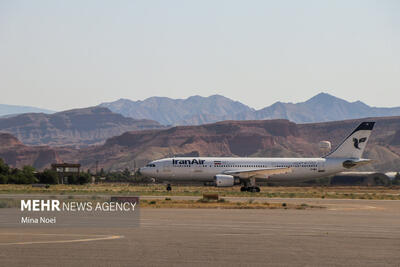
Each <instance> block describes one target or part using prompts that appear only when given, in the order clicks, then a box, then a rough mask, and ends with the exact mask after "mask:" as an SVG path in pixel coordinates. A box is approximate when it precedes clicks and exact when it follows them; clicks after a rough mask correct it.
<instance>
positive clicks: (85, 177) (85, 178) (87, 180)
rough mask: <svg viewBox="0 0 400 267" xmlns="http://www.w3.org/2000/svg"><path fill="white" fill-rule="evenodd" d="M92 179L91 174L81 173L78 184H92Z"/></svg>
mask: <svg viewBox="0 0 400 267" xmlns="http://www.w3.org/2000/svg"><path fill="white" fill-rule="evenodd" d="M91 178H92V176H91V175H90V174H88V173H84V172H81V173H80V174H79V177H78V181H77V182H78V183H79V184H87V183H90V182H91Z"/></svg>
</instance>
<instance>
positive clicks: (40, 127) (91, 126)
mask: <svg viewBox="0 0 400 267" xmlns="http://www.w3.org/2000/svg"><path fill="white" fill-rule="evenodd" d="M154 128H162V126H161V125H160V124H159V123H157V122H155V121H151V120H135V119H132V118H126V117H124V116H122V115H121V114H117V113H113V112H111V111H110V110H109V109H107V108H102V107H92V108H85V109H74V110H69V111H63V112H58V113H54V114H44V113H26V114H21V115H18V116H13V117H10V118H0V131H1V132H7V133H10V134H12V135H14V136H15V137H17V138H18V139H19V140H21V141H22V142H23V143H24V144H27V145H51V146H87V145H93V144H100V143H102V142H104V141H105V140H106V139H107V138H110V137H112V136H116V135H120V134H122V133H124V132H126V131H132V130H142V129H154Z"/></svg>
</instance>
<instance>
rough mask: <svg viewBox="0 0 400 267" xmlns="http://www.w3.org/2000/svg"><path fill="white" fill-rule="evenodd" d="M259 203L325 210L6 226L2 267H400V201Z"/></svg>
mask: <svg viewBox="0 0 400 267" xmlns="http://www.w3.org/2000/svg"><path fill="white" fill-rule="evenodd" d="M147 198H151V197H147ZM157 198H161V197H157ZM189 198H190V197H189ZM254 199H255V201H270V202H274V201H276V202H286V203H292V202H294V203H306V204H308V205H313V204H316V205H320V206H324V207H325V208H323V209H318V208H316V209H305V210H291V209H287V210H284V209H262V210H256V209H156V208H146V209H144V208H142V209H141V210H140V226H139V227H133V228H126V227H121V228H107V227H98V226H96V225H93V226H92V227H82V228H77V227H71V228H52V229H43V228H42V229H37V228H36V229H32V228H29V227H26V228H12V227H8V226H5V225H1V222H0V265H1V266H55V265H57V266H79V265H81V266H161V265H162V266H205V265H207V266H243V265H251V266H400V201H395V200H338V199H256V198H254ZM236 200H240V199H237V198H235V201H236ZM245 200H246V199H245V198H244V199H243V201H245ZM1 212H2V210H1V209H0V214H1ZM116 220H118V218H116ZM114 223H115V222H114Z"/></svg>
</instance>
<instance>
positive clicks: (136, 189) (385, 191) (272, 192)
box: [0, 183, 400, 200]
mask: <svg viewBox="0 0 400 267" xmlns="http://www.w3.org/2000/svg"><path fill="white" fill-rule="evenodd" d="M211 192H213V193H218V194H219V196H222V197H224V196H237V197H240V196H252V197H269V198H330V199H332V198H335V199H388V200H400V187H399V186H396V187H395V186H392V187H364V186H343V187H268V186H263V187H261V192H260V193H249V192H240V187H229V188H217V187H205V186H173V189H172V191H171V192H168V191H166V190H165V185H131V184H117V183H116V184H93V185H92V184H90V185H52V186H50V188H48V189H46V188H33V187H32V186H30V185H8V184H6V185H0V194H7V193H9V194H42V193H45V194H57V195H58V194H61V195H64V194H68V195H71V194H72V195H74V194H76V195H79V194H106V195H117V194H120V195H142V196H202V194H203V193H211Z"/></svg>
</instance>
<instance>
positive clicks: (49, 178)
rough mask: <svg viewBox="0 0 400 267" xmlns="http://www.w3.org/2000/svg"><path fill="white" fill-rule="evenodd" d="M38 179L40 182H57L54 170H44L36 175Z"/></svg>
mask: <svg viewBox="0 0 400 267" xmlns="http://www.w3.org/2000/svg"><path fill="white" fill-rule="evenodd" d="M37 176H38V178H39V181H40V183H42V184H58V182H59V181H58V174H57V172H56V171H54V170H48V169H46V170H44V171H43V172H41V173H39V174H38V175H37Z"/></svg>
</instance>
